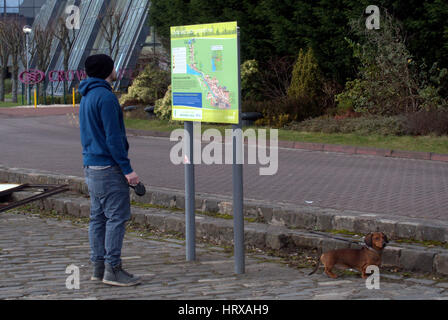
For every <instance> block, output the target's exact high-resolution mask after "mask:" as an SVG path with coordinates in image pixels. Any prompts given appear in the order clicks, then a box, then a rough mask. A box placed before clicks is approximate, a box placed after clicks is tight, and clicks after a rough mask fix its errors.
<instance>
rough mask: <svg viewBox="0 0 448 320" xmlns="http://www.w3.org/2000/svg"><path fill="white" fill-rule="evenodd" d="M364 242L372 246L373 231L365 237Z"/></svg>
mask: <svg viewBox="0 0 448 320" xmlns="http://www.w3.org/2000/svg"><path fill="white" fill-rule="evenodd" d="M364 242H365V243H366V245H367V246H368V247H371V246H372V233H369V234H367V235H366V236H365V237H364Z"/></svg>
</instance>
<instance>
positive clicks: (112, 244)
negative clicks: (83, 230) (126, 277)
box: [84, 166, 131, 267]
mask: <svg viewBox="0 0 448 320" xmlns="http://www.w3.org/2000/svg"><path fill="white" fill-rule="evenodd" d="M84 175H85V178H86V183H87V186H88V189H89V194H90V224H89V241H90V249H91V255H90V260H91V261H92V262H97V261H105V262H106V263H108V264H110V265H111V266H113V267H115V266H117V265H119V264H120V263H121V248H122V246H123V238H124V233H125V224H126V222H127V221H128V220H129V218H130V217H131V203H130V196H129V185H128V181H127V179H126V177H125V176H124V175H123V173H122V171H121V169H120V167H118V166H112V167H110V168H107V169H103V170H94V169H91V168H89V167H84Z"/></svg>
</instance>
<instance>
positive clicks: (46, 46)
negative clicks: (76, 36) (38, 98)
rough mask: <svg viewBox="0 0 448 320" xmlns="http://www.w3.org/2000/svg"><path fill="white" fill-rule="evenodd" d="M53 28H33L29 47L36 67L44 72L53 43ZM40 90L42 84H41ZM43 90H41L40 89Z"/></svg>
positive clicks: (42, 86) (48, 62)
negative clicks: (31, 41) (30, 46)
mask: <svg viewBox="0 0 448 320" xmlns="http://www.w3.org/2000/svg"><path fill="white" fill-rule="evenodd" d="M53 34H54V32H53V29H52V28H51V27H47V28H42V27H40V26H36V27H34V28H33V44H32V48H31V53H32V57H33V58H34V61H36V66H37V69H39V70H41V71H43V72H45V71H47V69H48V66H49V64H50V59H51V56H50V53H51V45H52V43H53ZM41 88H42V90H43V89H44V84H43V83H42V84H41ZM41 92H43V91H41Z"/></svg>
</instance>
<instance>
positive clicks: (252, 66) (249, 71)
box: [241, 60, 261, 100]
mask: <svg viewBox="0 0 448 320" xmlns="http://www.w3.org/2000/svg"><path fill="white" fill-rule="evenodd" d="M260 85H261V84H260V71H259V68H258V62H257V61H256V60H247V61H245V62H244V63H243V64H242V65H241V97H242V99H243V100H260V98H261V95H260Z"/></svg>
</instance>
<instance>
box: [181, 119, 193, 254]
mask: <svg viewBox="0 0 448 320" xmlns="http://www.w3.org/2000/svg"><path fill="white" fill-rule="evenodd" d="M184 129H185V130H184V134H185V135H186V137H184V143H185V144H184V150H185V159H184V163H185V238H186V239H185V240H186V255H187V261H194V260H196V228H195V212H194V209H195V190H194V162H193V139H194V137H193V122H192V121H185V123H184Z"/></svg>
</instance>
